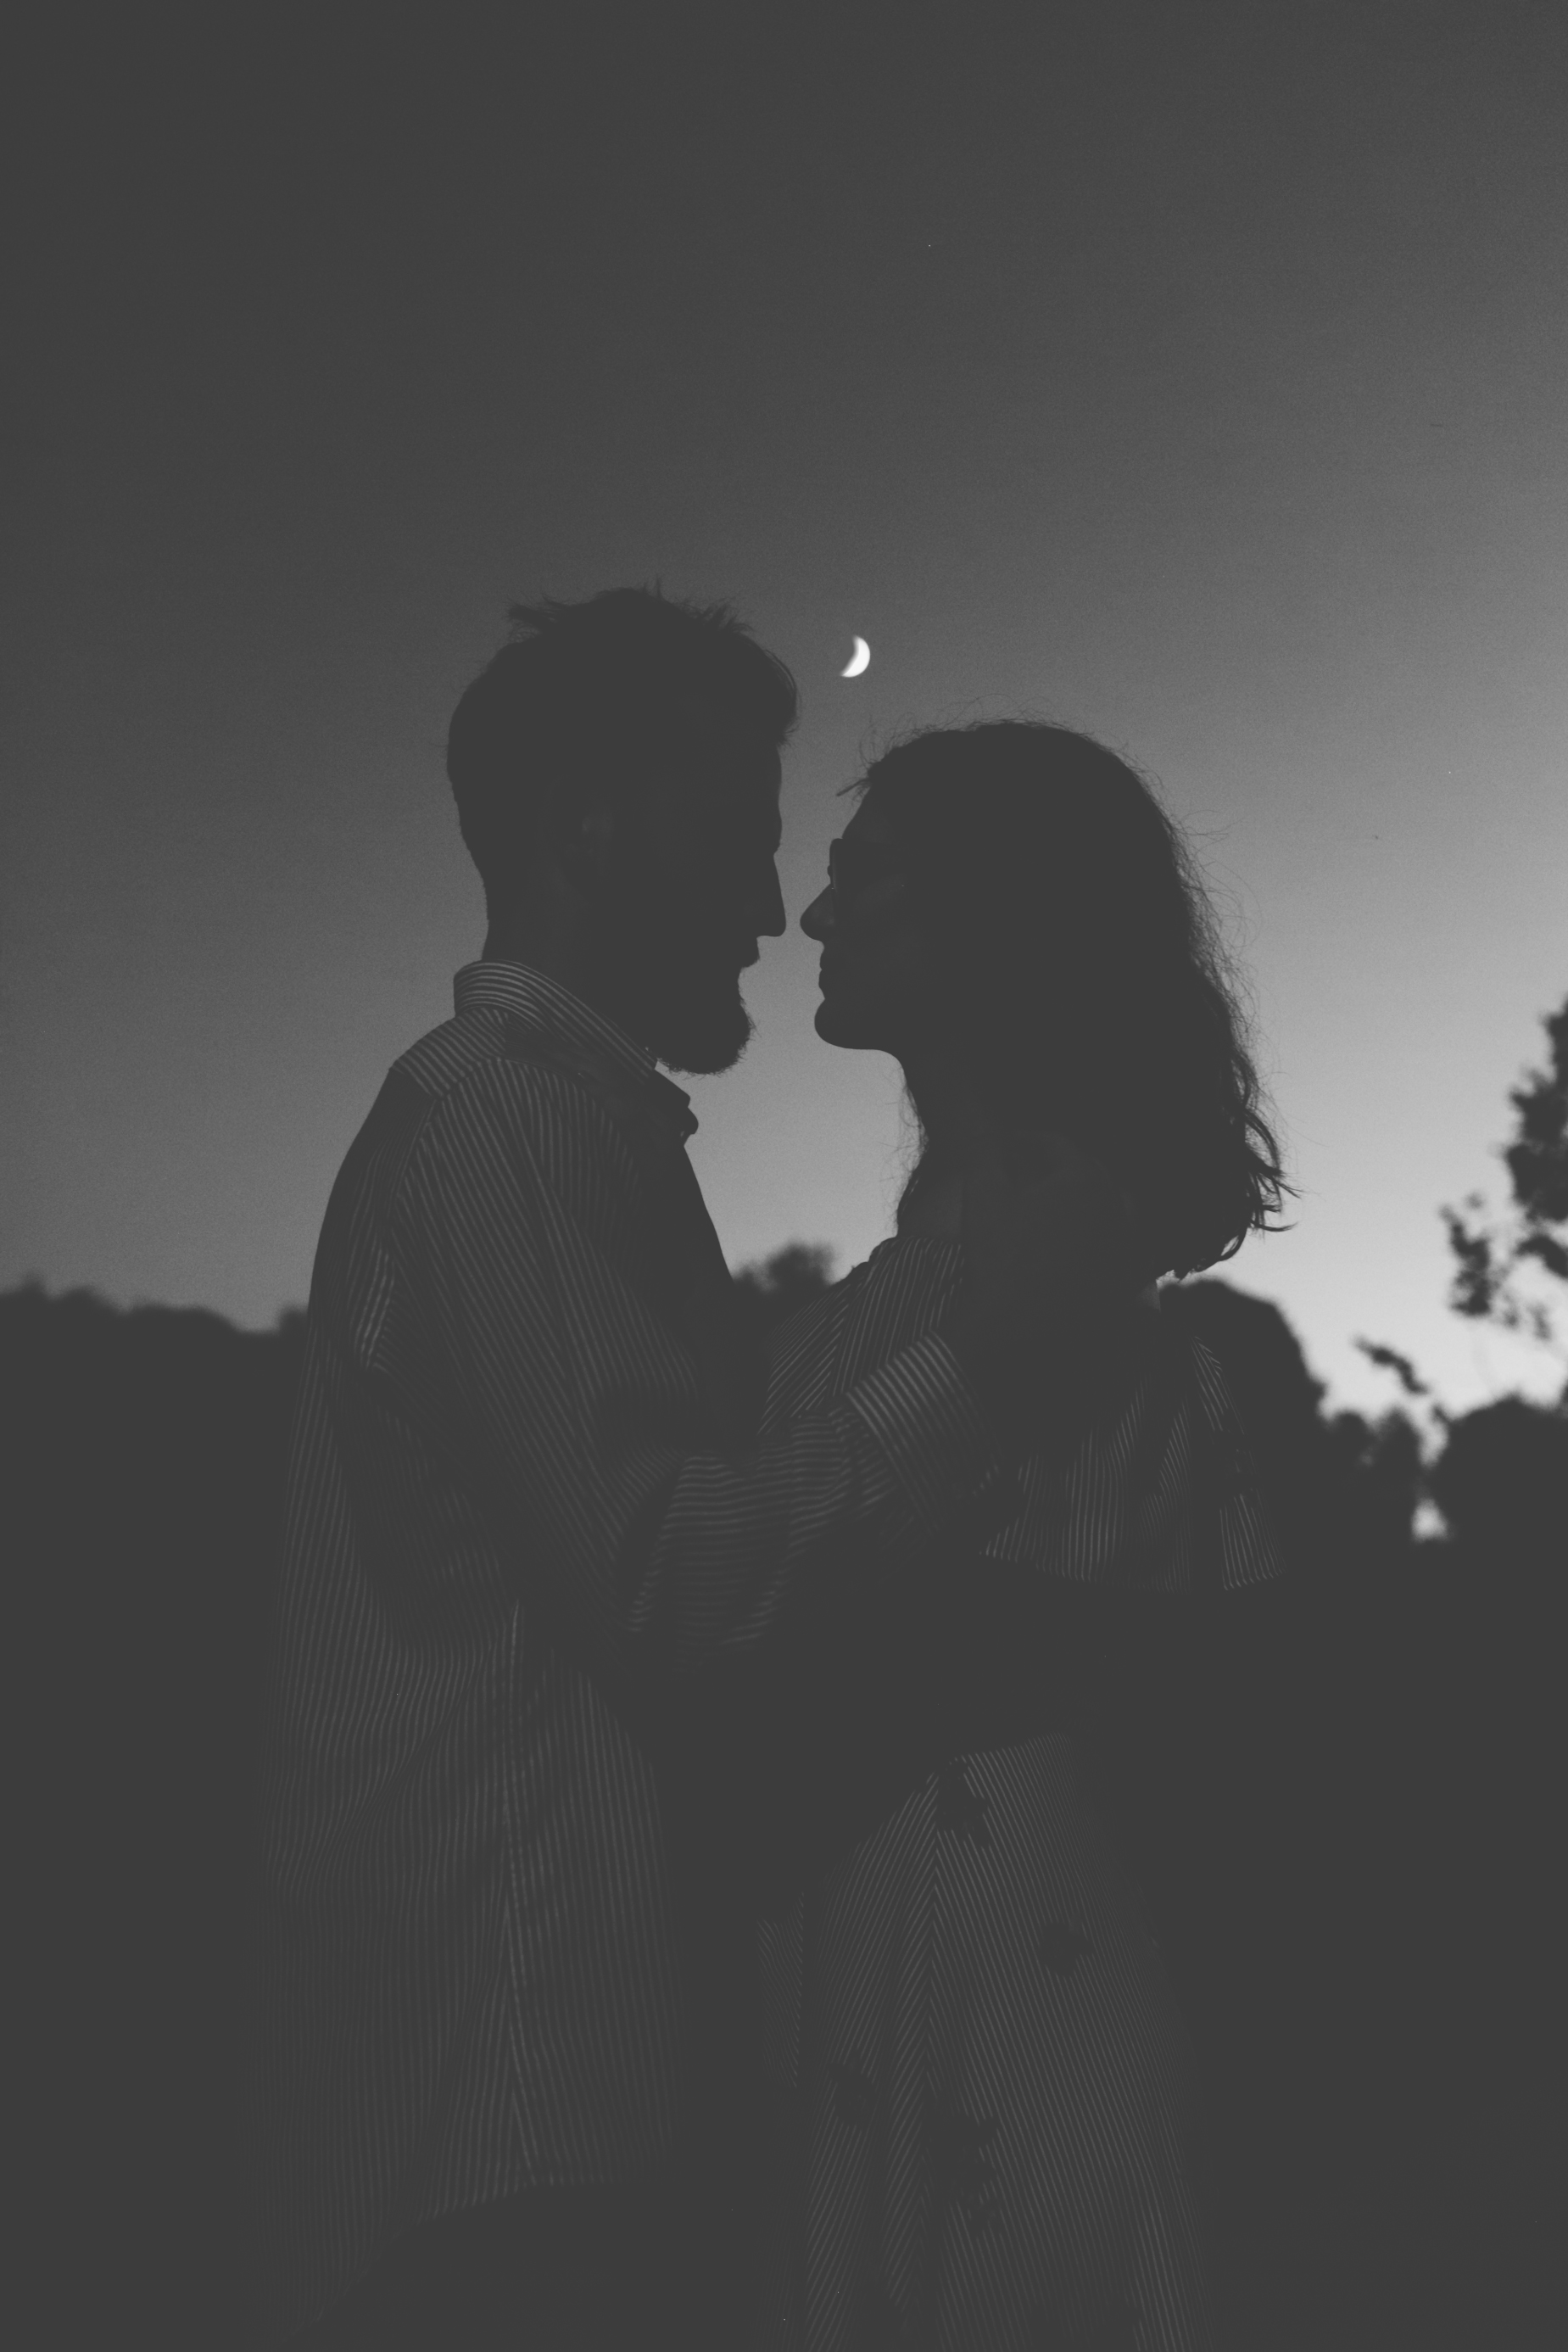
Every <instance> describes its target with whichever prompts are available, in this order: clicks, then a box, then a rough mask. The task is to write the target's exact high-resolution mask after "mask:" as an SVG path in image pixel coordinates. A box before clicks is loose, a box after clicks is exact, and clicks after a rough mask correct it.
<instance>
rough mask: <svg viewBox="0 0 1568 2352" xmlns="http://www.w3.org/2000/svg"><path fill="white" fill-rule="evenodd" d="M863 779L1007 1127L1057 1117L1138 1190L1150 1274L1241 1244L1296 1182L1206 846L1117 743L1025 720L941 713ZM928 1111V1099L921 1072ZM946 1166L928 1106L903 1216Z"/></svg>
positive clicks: (937, 976)
mask: <svg viewBox="0 0 1568 2352" xmlns="http://www.w3.org/2000/svg"><path fill="white" fill-rule="evenodd" d="M851 790H852V791H854V792H857V793H862V794H869V795H870V796H871V801H872V804H873V806H874V807H875V809H876V812H877V814H878V815H879V816H881V817H882V818H883V820H884V821H885V822H886V823H887V824H888V825H889V826H890V827H891V828H892V829H893V832H894V836H895V841H896V856H897V860H898V863H899V865H900V866H901V867H902V868H903V869H904V871H905V872H906V873H907V874H908V875H909V877H910V879H911V883H912V885H913V887H914V888H915V892H916V894H917V903H919V904H921V905H922V906H924V907H925V908H928V909H929V912H930V918H931V920H930V932H929V936H930V938H931V940H932V942H933V947H934V950H935V952H936V956H937V958H938V959H939V964H938V969H937V970H936V971H934V973H933V974H932V978H933V980H934V982H935V983H936V990H937V992H938V994H939V996H940V999H941V1001H942V1002H943V1003H944V1005H945V1007H946V1009H947V1010H948V1011H949V1012H950V1014H951V1015H952V1017H954V1018H955V1019H956V1024H957V1034H959V1036H960V1037H961V1038H962V1039H963V1041H964V1050H965V1053H966V1055H967V1058H968V1061H969V1066H970V1067H971V1069H972V1070H973V1071H974V1073H975V1075H976V1076H977V1078H978V1080H979V1082H980V1086H981V1088H982V1093H983V1098H984V1099H985V1100H986V1102H987V1104H988V1108H990V1109H991V1111H992V1113H993V1115H994V1116H995V1118H996V1119H997V1122H998V1128H999V1129H1000V1131H1001V1134H1002V1136H1003V1139H1004V1140H1005V1142H1007V1143H1008V1144H1009V1145H1010V1146H1011V1147H1012V1148H1014V1149H1015V1150H1018V1151H1019V1153H1020V1155H1021V1156H1023V1157H1025V1158H1027V1155H1028V1150H1029V1144H1030V1137H1031V1135H1032V1134H1036V1133H1038V1132H1039V1131H1040V1130H1041V1129H1051V1128H1054V1129H1058V1130H1059V1131H1065V1132H1066V1133H1068V1134H1070V1135H1071V1136H1072V1137H1073V1138H1074V1139H1076V1140H1077V1141H1078V1142H1079V1143H1080V1144H1081V1145H1082V1148H1083V1149H1084V1150H1089V1151H1092V1152H1093V1153H1094V1154H1095V1155H1096V1156H1097V1157H1099V1158H1100V1159H1102V1160H1105V1161H1106V1162H1107V1163H1108V1164H1109V1165H1110V1166H1111V1167H1112V1169H1113V1171H1114V1172H1115V1173H1116V1174H1117V1176H1118V1177H1119V1179H1120V1180H1121V1181H1123V1182H1124V1183H1125V1184H1127V1185H1128V1186H1129V1187H1130V1188H1131V1191H1132V1193H1133V1197H1134V1202H1135V1204H1136V1213H1137V1222H1138V1229H1139V1239H1140V1244H1141V1246H1140V1249H1139V1259H1140V1263H1141V1265H1142V1267H1143V1269H1144V1275H1145V1279H1149V1278H1152V1276H1154V1275H1155V1274H1160V1273H1166V1272H1170V1273H1174V1274H1176V1275H1177V1276H1182V1275H1187V1274H1193V1273H1196V1272H1197V1271H1198V1270H1199V1269H1200V1268H1202V1267H1204V1266H1208V1265H1216V1264H1218V1263H1219V1262H1220V1261H1221V1260H1223V1259H1225V1258H1229V1257H1234V1256H1235V1255H1236V1253H1237V1251H1238V1250H1239V1248H1240V1246H1241V1244H1242V1243H1243V1242H1244V1241H1245V1239H1246V1238H1247V1235H1248V1234H1249V1233H1252V1232H1278V1231H1281V1230H1288V1228H1281V1227H1279V1226H1270V1225H1269V1224H1268V1223H1267V1222H1266V1221H1267V1218H1268V1217H1269V1215H1270V1213H1272V1214H1274V1215H1278V1213H1279V1211H1280V1208H1281V1195H1282V1193H1284V1192H1291V1193H1292V1194H1293V1193H1294V1192H1295V1188H1294V1186H1292V1185H1290V1184H1288V1183H1286V1181H1285V1179H1284V1173H1283V1170H1282V1168H1281V1160H1280V1153H1279V1146H1278V1144H1277V1143H1276V1141H1275V1139H1274V1135H1273V1132H1272V1129H1270V1125H1269V1123H1268V1120H1267V1118H1265V1116H1264V1096H1263V1089H1262V1087H1261V1086H1260V1081H1259V1077H1258V1073H1257V1069H1256V1067H1255V1066H1254V1062H1253V1059H1252V1053H1251V1050H1250V1043H1249V1036H1248V1034H1247V1024H1246V1023H1245V1021H1244V1019H1243V1016H1242V1013H1241V1012H1240V1009H1239V993H1240V986H1241V983H1240V979H1239V973H1238V971H1237V968H1236V966H1235V964H1234V961H1233V960H1232V958H1231V957H1230V955H1229V952H1228V950H1227V948H1226V946H1225V944H1224V942H1223V940H1222V938H1221V935H1220V930H1219V925H1218V919H1217V918H1216V915H1215V912H1214V909H1213V907H1212V905H1211V903H1210V901H1209V897H1208V893H1207V888H1206V887H1205V884H1204V881H1203V879H1202V877H1201V874H1200V872H1199V869H1198V866H1197V859H1196V858H1195V856H1194V855H1193V852H1192V850H1191V849H1190V848H1189V846H1188V845H1187V842H1186V837H1185V835H1183V833H1182V831H1181V829H1180V828H1179V826H1178V825H1177V824H1176V822H1175V820H1174V819H1173V818H1172V817H1170V816H1169V815H1167V814H1166V811H1165V810H1164V809H1163V808H1162V807H1161V806H1160V803H1159V802H1158V801H1157V800H1156V798H1155V793H1154V792H1153V790H1152V789H1151V787H1150V786H1149V785H1148V784H1147V783H1145V782H1144V780H1143V778H1142V777H1141V776H1139V775H1137V774H1136V773H1135V772H1134V770H1133V769H1132V768H1130V767H1129V766H1128V765H1127V764H1126V762H1125V761H1123V760H1120V759H1118V758H1117V756H1116V754H1115V753H1114V752H1113V751H1107V750H1106V748H1105V747H1104V745H1103V744H1102V743H1096V742H1095V741H1093V740H1092V738H1091V737H1089V736H1087V735H1080V734H1076V733H1074V732H1073V730H1071V728H1066V727H1053V726H1048V725H1045V724H1043V723H1040V722H1033V721H1026V720H1016V719H1009V720H1000V721H995V722H991V723H988V724H982V725H977V726H971V727H957V728H941V729H932V730H928V731H925V732H923V733H921V734H918V735H914V736H911V737H908V738H906V739H905V740H903V741H901V742H899V743H896V744H895V745H894V747H893V748H892V749H891V750H890V751H885V752H883V754H882V755H881V757H880V758H878V759H876V760H875V761H873V763H872V765H871V767H870V768H869V769H868V770H867V772H866V773H865V775H864V776H863V777H862V779H861V780H860V782H858V783H857V784H855V785H853V786H852V787H851ZM911 1101H912V1103H913V1108H914V1110H915V1118H916V1120H917V1122H918V1121H919V1120H920V1105H919V1102H918V1099H917V1098H915V1095H914V1090H913V1088H912V1089H911ZM941 1172H943V1171H942V1168H941V1166H940V1164H939V1161H938V1159H937V1157H936V1153H935V1151H934V1150H933V1148H932V1146H931V1143H930V1141H929V1139H928V1138H927V1137H926V1134H925V1127H924V1124H923V1123H921V1124H920V1157H919V1160H918V1161H917V1163H916V1165H915V1169H914V1171H913V1173H912V1174H911V1176H910V1179H909V1181H908V1183H907V1184H906V1185H905V1187H904V1193H903V1197H902V1199H901V1200H900V1202H899V1211H900V1214H901V1216H902V1214H903V1213H904V1210H905V1209H906V1207H907V1206H909V1205H910V1204H911V1203H912V1202H913V1201H914V1200H915V1198H916V1197H917V1196H918V1194H919V1192H920V1191H921V1190H922V1189H923V1187H924V1186H925V1185H926V1184H928V1183H929V1182H931V1181H933V1180H934V1179H935V1178H936V1176H937V1175H938V1174H940V1173H941Z"/></svg>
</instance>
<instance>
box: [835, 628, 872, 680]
mask: <svg viewBox="0 0 1568 2352" xmlns="http://www.w3.org/2000/svg"><path fill="white" fill-rule="evenodd" d="M869 667H871V647H870V646H868V645H867V643H866V641H865V639H864V638H863V637H857V638H856V639H855V649H854V651H853V653H852V655H851V656H850V657H849V659H848V661H847V662H846V663H845V664H844V666H843V667H842V669H841V670H840V672H839V676H840V677H859V676H860V674H861V672H862V669H869Z"/></svg>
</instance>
